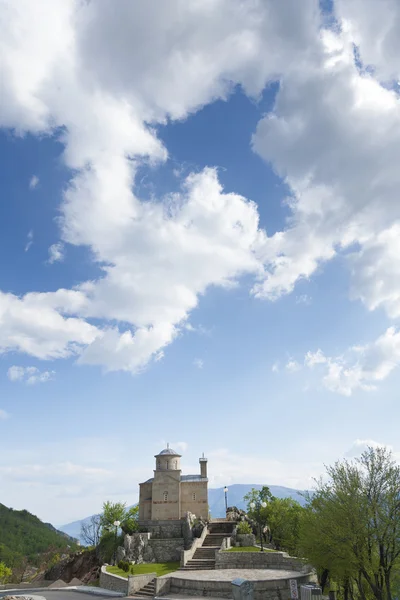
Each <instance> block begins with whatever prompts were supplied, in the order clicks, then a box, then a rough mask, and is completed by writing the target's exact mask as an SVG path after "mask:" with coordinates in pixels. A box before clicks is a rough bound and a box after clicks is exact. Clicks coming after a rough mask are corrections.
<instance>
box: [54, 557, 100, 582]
mask: <svg viewBox="0 0 400 600" xmlns="http://www.w3.org/2000/svg"><path fill="white" fill-rule="evenodd" d="M100 566H101V562H100V560H99V558H98V557H97V555H96V551H95V550H90V551H83V552H76V553H75V554H72V555H71V556H69V557H67V558H65V559H64V560H61V561H60V562H58V563H57V564H56V565H54V566H53V567H51V568H50V569H49V570H48V571H46V573H45V574H44V579H46V580H48V581H49V580H50V581H56V580H57V579H62V580H63V581H65V582H66V583H69V582H70V581H71V580H72V579H74V578H75V577H76V578H77V579H80V580H81V581H82V582H83V583H89V582H91V581H95V580H96V579H98V577H99V575H100Z"/></svg>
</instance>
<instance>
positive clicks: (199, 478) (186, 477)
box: [144, 475, 205, 483]
mask: <svg viewBox="0 0 400 600" xmlns="http://www.w3.org/2000/svg"><path fill="white" fill-rule="evenodd" d="M153 481H154V477H151V479H148V480H147V481H145V482H144V483H152V482H153ZM181 481H205V478H204V477H202V476H201V475H181Z"/></svg>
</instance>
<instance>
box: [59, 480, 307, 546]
mask: <svg viewBox="0 0 400 600" xmlns="http://www.w3.org/2000/svg"><path fill="white" fill-rule="evenodd" d="M252 488H256V489H257V490H260V489H261V488H262V485H261V484H256V483H255V484H243V483H236V484H234V485H231V486H229V491H228V504H229V506H237V507H238V508H241V509H244V508H246V507H245V503H244V502H243V496H244V495H245V494H247V492H249V491H250V490H251V489H252ZM269 489H270V490H271V493H272V495H273V496H276V497H277V498H293V499H294V500H297V502H300V504H304V498H303V497H302V496H301V493H302V492H300V491H299V490H294V489H292V488H287V487H283V486H279V485H270V486H269ZM208 503H209V506H210V512H211V515H212V517H214V518H221V517H224V516H225V495H224V488H215V489H209V490H208ZM90 518H91V517H86V518H85V519H82V520H80V521H73V522H72V523H67V524H66V525H62V526H61V527H60V530H61V531H64V532H65V533H67V534H68V535H70V536H72V537H74V538H78V539H80V532H81V525H82V523H84V522H85V521H88V520H89V519H90ZM81 541H82V542H83V540H81Z"/></svg>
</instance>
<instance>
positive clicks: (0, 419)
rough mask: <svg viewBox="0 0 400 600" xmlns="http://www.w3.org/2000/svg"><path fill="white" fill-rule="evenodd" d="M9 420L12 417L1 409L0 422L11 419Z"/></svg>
mask: <svg viewBox="0 0 400 600" xmlns="http://www.w3.org/2000/svg"><path fill="white" fill-rule="evenodd" d="M9 418H10V415H9V414H8V412H6V411H5V410H3V409H2V408H0V421H5V420H6V419H9Z"/></svg>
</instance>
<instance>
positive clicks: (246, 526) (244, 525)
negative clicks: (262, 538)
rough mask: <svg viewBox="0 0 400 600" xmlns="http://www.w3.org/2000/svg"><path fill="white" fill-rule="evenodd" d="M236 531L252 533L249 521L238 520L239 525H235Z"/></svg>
mask: <svg viewBox="0 0 400 600" xmlns="http://www.w3.org/2000/svg"><path fill="white" fill-rule="evenodd" d="M236 531H237V533H239V534H243V533H253V530H252V528H251V526H250V523H248V522H247V521H240V523H239V525H238V526H237V530H236Z"/></svg>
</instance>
